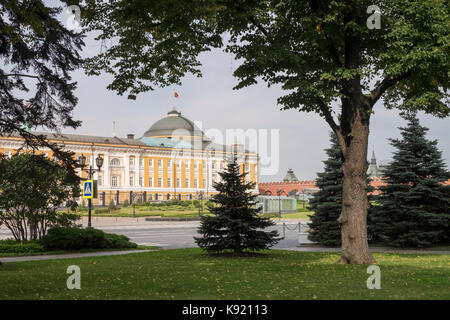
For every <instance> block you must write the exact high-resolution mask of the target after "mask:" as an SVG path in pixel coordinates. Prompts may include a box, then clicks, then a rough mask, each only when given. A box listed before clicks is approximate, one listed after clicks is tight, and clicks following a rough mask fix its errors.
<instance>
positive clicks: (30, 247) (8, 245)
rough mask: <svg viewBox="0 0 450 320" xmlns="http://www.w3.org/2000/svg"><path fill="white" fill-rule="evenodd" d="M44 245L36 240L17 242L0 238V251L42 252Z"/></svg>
mask: <svg viewBox="0 0 450 320" xmlns="http://www.w3.org/2000/svg"><path fill="white" fill-rule="evenodd" d="M43 251H44V247H43V246H42V245H41V244H40V243H38V242H37V241H24V242H18V241H16V240H0V254H1V253H34V252H43Z"/></svg>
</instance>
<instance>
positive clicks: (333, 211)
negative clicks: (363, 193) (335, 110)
mask: <svg viewBox="0 0 450 320" xmlns="http://www.w3.org/2000/svg"><path fill="white" fill-rule="evenodd" d="M330 143H331V145H330V148H329V149H326V150H325V152H326V154H327V156H328V158H327V159H326V160H325V161H323V163H324V165H325V166H324V171H323V172H320V173H317V177H318V178H317V179H316V186H317V187H318V188H319V191H317V192H316V193H314V195H313V198H312V199H311V200H310V208H311V210H312V211H314V215H308V216H309V218H310V220H311V222H310V224H309V228H310V229H309V235H308V239H309V240H311V241H313V242H317V243H320V244H322V245H325V246H340V245H341V224H340V223H339V222H338V218H339V216H340V215H341V210H342V179H343V177H344V173H343V172H342V169H341V167H342V162H343V159H344V158H343V156H342V152H341V149H340V148H339V144H338V141H337V137H336V134H335V133H334V132H330ZM369 183H370V179H369V178H367V192H368V193H369V194H368V195H367V199H368V201H371V200H373V196H372V194H371V193H372V192H373V191H374V188H373V187H372V186H370V184H369ZM368 212H369V214H368V216H367V220H368V221H369V220H370V218H371V215H370V213H371V205H370V202H369V210H368ZM371 237H372V235H371V234H369V239H370V238H371Z"/></svg>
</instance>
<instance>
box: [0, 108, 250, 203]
mask: <svg viewBox="0 0 450 320" xmlns="http://www.w3.org/2000/svg"><path fill="white" fill-rule="evenodd" d="M42 134H45V135H46V136H47V139H48V140H49V141H50V142H54V143H58V144H61V145H64V148H65V149H66V150H70V151H73V152H74V153H75V154H76V156H77V157H81V156H82V155H83V156H85V157H86V160H87V161H86V163H87V164H88V165H92V167H93V168H96V165H95V158H97V157H98V156H100V157H102V158H103V159H104V161H103V166H102V168H101V170H100V171H98V172H96V173H95V174H94V176H93V179H94V180H97V181H98V198H97V199H93V204H95V205H108V204H109V202H110V201H111V200H113V201H114V202H115V203H116V204H121V203H123V202H124V201H125V200H128V202H131V199H132V198H134V200H135V201H138V200H140V201H154V200H168V199H180V200H190V199H196V198H198V197H199V196H200V195H201V196H202V197H203V198H205V197H209V196H211V195H212V194H214V193H216V190H214V188H213V183H214V182H217V181H220V176H219V175H218V172H220V171H221V170H223V168H224V166H225V164H226V161H227V159H229V158H230V157H232V156H233V154H234V155H235V156H237V159H238V162H239V163H240V167H241V173H242V172H244V171H245V172H246V173H247V175H246V179H247V181H252V182H255V189H254V192H255V193H257V192H258V185H257V183H258V155H257V154H256V153H253V152H249V151H247V150H244V149H243V146H242V145H238V144H234V145H231V146H226V145H221V144H216V143H213V142H212V141H211V139H209V138H208V137H207V136H205V135H204V133H203V132H202V131H201V130H200V129H199V128H198V127H197V126H196V125H195V124H194V123H193V122H192V121H191V120H189V119H187V118H185V117H183V116H182V115H181V113H180V112H178V111H176V110H175V109H174V110H172V111H170V112H169V113H168V115H167V117H165V118H162V119H160V120H159V121H157V122H155V123H154V124H153V125H152V126H151V127H150V129H148V130H147V131H146V132H145V133H144V134H143V136H142V137H141V138H138V139H136V138H135V137H134V135H133V134H129V135H127V137H126V138H119V137H117V136H113V137H99V136H88V135H75V134H53V133H42ZM21 147H23V139H22V138H21V137H19V136H17V135H12V136H8V137H0V152H2V153H4V154H5V155H7V156H10V155H12V154H14V153H15V152H16V150H18V149H19V148H21ZM40 152H44V153H46V154H47V155H48V156H49V157H51V156H52V153H51V151H50V150H49V149H42V150H40ZM78 170H79V174H80V176H82V177H83V178H86V173H85V172H82V171H81V170H80V169H78Z"/></svg>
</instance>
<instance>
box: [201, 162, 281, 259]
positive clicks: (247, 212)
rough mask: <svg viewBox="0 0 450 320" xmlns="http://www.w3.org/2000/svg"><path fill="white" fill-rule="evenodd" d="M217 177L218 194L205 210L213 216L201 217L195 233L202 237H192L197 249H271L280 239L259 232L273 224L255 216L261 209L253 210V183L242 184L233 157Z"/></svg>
mask: <svg viewBox="0 0 450 320" xmlns="http://www.w3.org/2000/svg"><path fill="white" fill-rule="evenodd" d="M219 175H220V177H221V180H222V181H221V182H218V183H215V184H214V188H215V189H216V190H217V191H218V192H219V193H218V194H215V195H214V196H213V197H212V198H211V202H212V205H210V206H209V208H208V210H209V211H210V212H211V213H213V216H207V215H205V216H202V217H201V225H200V227H199V229H198V232H199V234H201V235H202V237H194V239H195V241H196V243H197V244H198V246H199V247H200V248H202V249H204V250H206V251H207V252H215V253H219V252H222V251H224V250H233V251H234V253H235V254H240V253H242V252H243V251H244V250H246V249H247V250H262V249H268V248H269V247H271V246H273V245H274V244H275V243H276V242H277V241H278V240H279V239H280V238H278V232H277V231H276V230H273V231H268V232H266V231H264V230H263V229H264V228H267V227H270V226H273V225H274V223H273V222H272V221H271V220H270V219H269V218H263V217H259V216H258V213H259V211H260V210H261V208H256V207H255V200H256V197H257V195H254V194H251V190H252V189H253V188H254V183H250V182H245V174H244V173H243V174H240V173H239V164H238V163H237V161H236V158H233V159H231V161H229V162H228V165H227V167H226V168H225V170H224V171H223V172H220V173H219Z"/></svg>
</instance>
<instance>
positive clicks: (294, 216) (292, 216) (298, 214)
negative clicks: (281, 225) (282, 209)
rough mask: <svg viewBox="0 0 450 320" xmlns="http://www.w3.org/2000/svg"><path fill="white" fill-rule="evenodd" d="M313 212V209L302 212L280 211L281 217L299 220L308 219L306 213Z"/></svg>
mask: <svg viewBox="0 0 450 320" xmlns="http://www.w3.org/2000/svg"><path fill="white" fill-rule="evenodd" d="M312 214H314V212H313V211H304V212H292V213H282V214H281V217H282V218H286V219H300V220H309V217H308V215H312Z"/></svg>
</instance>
